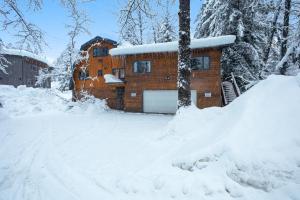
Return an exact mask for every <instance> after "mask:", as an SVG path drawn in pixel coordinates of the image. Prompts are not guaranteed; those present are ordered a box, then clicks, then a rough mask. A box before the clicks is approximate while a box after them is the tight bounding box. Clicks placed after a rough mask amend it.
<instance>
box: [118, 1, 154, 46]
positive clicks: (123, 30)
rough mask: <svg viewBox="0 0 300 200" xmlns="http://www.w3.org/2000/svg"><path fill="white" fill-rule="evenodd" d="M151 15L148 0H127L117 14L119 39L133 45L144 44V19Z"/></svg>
mask: <svg viewBox="0 0 300 200" xmlns="http://www.w3.org/2000/svg"><path fill="white" fill-rule="evenodd" d="M153 16H154V14H153V13H152V9H151V7H150V4H149V1H148V0H128V1H127V2H126V4H125V6H124V7H123V8H122V9H121V10H120V15H119V24H120V36H121V39H123V40H125V41H127V42H130V43H131V44H133V45H139V44H144V42H145V29H146V23H147V22H146V19H151V18H152V17H153Z"/></svg>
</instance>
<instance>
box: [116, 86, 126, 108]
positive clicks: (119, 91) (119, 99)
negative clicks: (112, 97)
mask: <svg viewBox="0 0 300 200" xmlns="http://www.w3.org/2000/svg"><path fill="white" fill-rule="evenodd" d="M116 92H117V102H116V103H117V105H116V108H117V109H118V110H124V92H125V88H124V87H117V88H116Z"/></svg>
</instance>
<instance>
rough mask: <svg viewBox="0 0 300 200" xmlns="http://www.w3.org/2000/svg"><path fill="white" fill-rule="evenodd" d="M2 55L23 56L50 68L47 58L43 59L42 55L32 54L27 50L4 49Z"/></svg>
mask: <svg viewBox="0 0 300 200" xmlns="http://www.w3.org/2000/svg"><path fill="white" fill-rule="evenodd" d="M1 54H6V55H14V56H23V57H24V56H25V57H28V58H32V59H35V60H38V61H40V62H42V63H45V64H47V65H48V66H50V64H49V62H48V60H47V59H46V58H45V57H44V58H43V57H41V56H40V55H37V54H34V53H31V52H29V51H26V50H20V49H7V48H3V50H2V52H1Z"/></svg>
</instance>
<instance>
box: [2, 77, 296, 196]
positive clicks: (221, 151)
mask: <svg viewBox="0 0 300 200" xmlns="http://www.w3.org/2000/svg"><path fill="white" fill-rule="evenodd" d="M45 91H47V90H43V89H31V88H22V87H21V88H17V89H14V88H10V87H5V86H0V101H1V102H2V103H3V108H0V112H2V113H5V114H6V115H7V116H9V117H8V118H6V117H2V118H1V117H0V144H1V145H0V160H1V162H0V199H1V200H2V199H5V200H10V199H16V200H21V199H33V200H34V199H57V200H60V199H63V200H68V199H108V200H109V199H121V200H122V199H124V200H125V199H126V200H127V199H149V200H150V199H151V200H152V199H162V200H163V199H164V200H165V199H192V200H193V199H195V200H199V199H212V200H217V199H218V200H219V199H245V200H246V199H247V200H248V199H257V200H268V199H269V200H274V199H275V200H276V199H278V200H282V199H291V200H295V199H296V200H297V199H300V190H299V188H300V134H299V133H300V132H299V130H300V123H299V120H300V106H299V103H300V75H298V76H297V77H285V76H270V77H269V78H268V79H267V80H265V81H261V82H260V83H259V84H257V85H256V86H254V87H253V88H251V89H250V90H249V91H248V92H246V93H245V94H243V95H242V96H241V97H240V98H238V99H236V100H235V101H234V102H233V103H231V104H230V105H229V106H227V107H224V108H208V109H202V110H199V109H197V108H195V107H191V108H189V109H187V110H181V111H180V113H178V114H177V115H176V116H174V117H172V116H169V115H149V114H148V115H147V114H133V113H124V112H118V111H112V110H108V109H105V108H103V106H95V103H88V105H86V107H82V106H81V104H80V105H78V106H77V108H78V109H75V108H76V106H73V107H72V108H71V109H68V106H69V103H68V101H64V100H61V98H60V97H61V95H59V96H60V97H57V94H58V93H56V92H54V93H48V92H47V93H46V92H45ZM33 100H34V101H33ZM31 102H40V103H31ZM100 102H102V101H100ZM46 104H47V105H46ZM37 105H39V107H41V109H38V110H39V111H38V112H36V111H35V110H36V109H35V107H36V106H37ZM87 107H89V108H90V109H88V110H89V111H88V112H84V111H85V110H87V109H84V108H87ZM14 108H15V109H14ZM53 109H54V111H53ZM99 110H101V111H100V112H99ZM96 111H97V112H96ZM37 122H38V123H37Z"/></svg>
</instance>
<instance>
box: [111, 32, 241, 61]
mask: <svg viewBox="0 0 300 200" xmlns="http://www.w3.org/2000/svg"><path fill="white" fill-rule="evenodd" d="M235 39H236V36H234V35H224V36H218V37H207V38H202V39H192V40H191V45H190V47H191V49H201V48H209V47H218V46H225V45H229V44H233V43H234V41H235ZM176 51H178V41H176V42H165V43H155V44H144V45H135V46H121V47H118V48H113V49H111V50H110V51H109V53H110V55H112V56H117V55H129V54H143V53H158V52H176Z"/></svg>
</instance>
